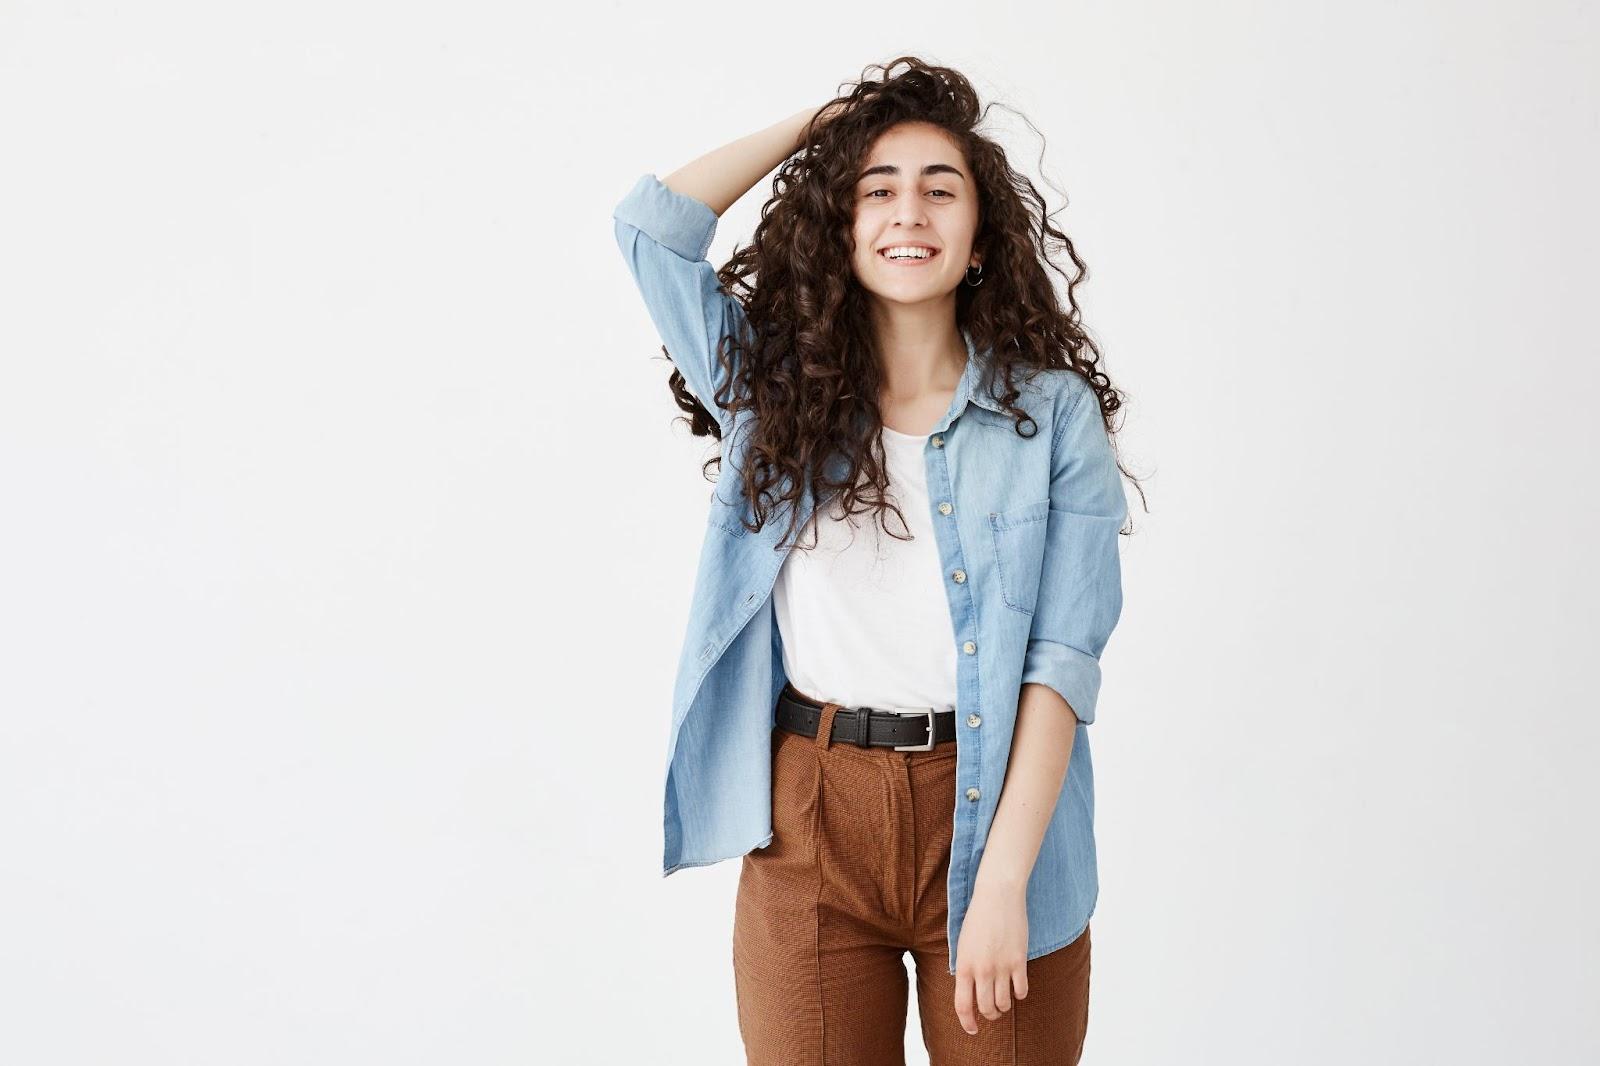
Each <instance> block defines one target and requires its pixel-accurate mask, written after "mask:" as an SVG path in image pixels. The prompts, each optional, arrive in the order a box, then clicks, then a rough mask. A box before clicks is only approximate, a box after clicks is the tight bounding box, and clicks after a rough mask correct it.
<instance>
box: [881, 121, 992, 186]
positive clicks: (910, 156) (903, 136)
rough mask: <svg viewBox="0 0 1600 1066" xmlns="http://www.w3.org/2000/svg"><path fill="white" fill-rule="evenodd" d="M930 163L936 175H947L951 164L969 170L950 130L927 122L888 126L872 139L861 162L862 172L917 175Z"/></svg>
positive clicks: (953, 166) (958, 170) (963, 172)
mask: <svg viewBox="0 0 1600 1066" xmlns="http://www.w3.org/2000/svg"><path fill="white" fill-rule="evenodd" d="M929 167H933V168H935V170H934V172H933V173H934V174H935V175H937V174H946V175H948V174H949V173H950V168H954V169H955V171H956V172H957V173H958V174H965V173H966V165H965V163H964V162H963V160H962V158H961V149H960V148H958V147H957V146H956V143H955V141H954V140H953V139H952V138H951V137H950V135H949V134H947V133H945V132H944V130H942V129H940V128H939V127H937V126H933V125H929V124H928V123H923V122H914V123H905V124H902V125H900V126H895V127H893V128H891V129H888V130H885V131H884V132H883V133H882V134H880V135H879V137H878V139H877V140H876V141H874V142H873V145H872V148H871V149H870V150H869V151H868V152H867V156H866V159H865V160H864V161H863V162H862V164H861V172H860V176H861V177H868V176H871V175H873V174H881V175H885V176H891V177H893V176H898V177H904V178H915V177H917V176H918V175H920V174H923V173H924V172H925V170H926V168H929ZM890 168H893V169H890Z"/></svg>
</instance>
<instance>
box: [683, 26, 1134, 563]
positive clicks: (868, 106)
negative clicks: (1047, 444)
mask: <svg viewBox="0 0 1600 1066" xmlns="http://www.w3.org/2000/svg"><path fill="white" fill-rule="evenodd" d="M899 67H904V68H905V69H904V70H903V71H899V72H896V70H897V68H899ZM874 71H877V72H880V73H881V74H882V77H881V79H874V78H871V77H869V76H868V75H870V74H871V73H872V72H874ZM982 118H983V112H982V111H981V110H980V107H979V102H978V95H977V93H976V92H975V91H974V89H973V87H972V85H971V83H970V82H969V81H968V80H967V79H966V78H965V77H964V76H962V75H961V74H960V73H958V72H956V71H955V70H953V69H951V68H949V67H942V66H932V65H929V64H927V63H925V62H923V61H922V60H920V59H917V58H915V57H912V56H901V57H899V58H897V59H895V60H892V61H891V62H889V63H886V64H880V65H875V66H869V67H868V68H867V69H866V71H865V72H864V75H863V77H862V79H861V80H860V81H859V82H856V83H854V84H853V86H852V87H851V88H849V91H848V92H846V93H844V94H842V95H840V96H838V97H835V98H834V100H832V101H830V102H829V103H828V104H827V105H825V106H824V107H822V108H821V109H819V111H818V112H817V117H815V118H813V119H812V120H811V122H810V123H809V124H808V125H807V126H806V129H805V132H804V135H803V137H802V140H801V147H800V150H799V151H798V152H797V153H796V154H794V155H792V156H790V158H789V159H787V160H786V161H785V162H784V163H783V164H782V165H781V166H780V167H779V168H778V171H777V173H776V174H775V175H774V177H773V195H772V197H771V199H769V200H768V201H767V202H766V204H765V205H763V207H762V209H761V220H760V223H759V224H758V225H757V227H756V230H755V233H754V235H753V237H752V239H751V241H750V243H749V244H748V245H745V246H744V247H742V248H739V249H738V250H737V251H736V252H735V253H734V255H733V256H732V258H730V259H729V260H728V262H727V263H726V264H725V265H724V266H723V267H721V268H720V269H719V270H718V271H717V280H718V282H719V283H720V285H721V287H722V288H723V290H724V291H725V292H727V293H728V294H729V295H731V296H733V297H734V298H735V299H737V300H738V301H739V303H740V304H741V306H742V307H743V308H744V310H745V320H746V321H745V329H743V330H742V331H741V332H742V333H743V334H745V335H743V336H737V337H736V336H726V337H723V338H722V339H721V342H720V344H719V347H718V352H717V358H718V359H719V361H720V362H721V363H722V368H723V371H724V373H725V375H726V384H725V385H724V386H723V388H722V389H721V390H720V391H719V393H718V394H717V395H716V396H714V397H712V398H711V400H712V402H715V403H716V404H717V405H718V406H719V407H721V408H723V409H724V410H726V411H729V412H730V413H737V412H738V411H740V410H745V409H748V410H750V411H752V412H753V414H754V417H753V418H751V419H749V420H747V423H746V424H748V425H749V426H750V431H749V438H748V440H747V441H745V442H742V443H744V444H746V445H747V448H746V449H745V451H744V458H743V462H742V463H737V464H736V469H738V470H739V473H740V476H741V479H742V484H741V486H740V489H741V491H742V493H743V495H744V498H745V500H746V501H747V502H748V503H749V506H750V516H749V517H748V518H746V519H745V520H744V522H745V525H746V528H747V529H750V530H751V531H752V532H753V531H755V530H759V529H760V528H761V527H762V526H763V525H764V524H765V523H766V522H767V521H768V520H769V518H770V516H771V514H772V513H773V510H774V509H778V508H785V506H786V505H790V504H794V503H796V502H797V501H798V499H799V497H800V495H801V491H802V490H801V486H802V484H803V483H804V482H805V481H806V480H809V482H810V486H811V490H812V494H813V495H812V498H813V499H814V500H823V499H824V498H827V497H831V496H832V495H833V494H834V493H836V492H841V491H842V493H843V496H842V497H840V498H839V502H840V504H841V505H842V506H843V508H844V511H845V513H846V514H852V515H853V514H857V513H863V512H871V513H873V514H875V515H876V516H877V518H878V520H879V521H880V522H882V520H883V516H884V515H885V513H886V512H887V511H888V510H890V509H892V510H894V511H895V513H896V515H898V516H899V517H900V520H901V522H902V524H904V517H905V516H904V515H903V514H902V513H901V512H900V511H899V508H898V507H897V506H896V505H895V504H894V502H893V501H892V499H891V498H889V496H888V487H889V486H888V474H887V468H886V465H885V462H884V455H883V451H882V444H881V441H880V438H879V435H878V430H879V427H880V426H881V424H882V417H881V413H880V411H879V407H878V394H879V388H880V385H881V382H882V372H881V369H880V365H879V362H878V358H877V351H876V344H875V339H874V334H873V330H872V328H871V326H870V321H871V320H870V317H869V315H868V310H869V299H870V296H869V294H868V293H867V291H866V290H865V289H864V288H863V287H862V285H861V284H860V282H859V281H858V280H857V279H856V277H855V274H854V271H853V270H852V268H851V258H850V257H851V242H852V236H851V227H852V224H853V221H854V209H855V207H854V204H855V198H854V195H853V190H854V188H855V186H856V180H857V174H858V171H859V167H860V165H861V163H862V161H863V160H864V159H865V158H866V156H867V154H868V153H869V152H870V150H871V148H872V146H873V144H874V142H875V141H876V140H877V138H878V137H879V136H881V135H882V134H883V133H884V132H885V131H887V130H888V129H890V128H891V127H893V126H895V125H897V124H900V123H904V122H925V123H931V124H933V125H935V126H937V127H938V128H940V129H941V130H943V131H945V132H946V133H947V134H948V135H949V136H950V137H952V138H953V139H954V141H955V143H956V144H957V145H959V146H960V148H961V150H962V152H963V153H964V155H965V157H966V161H967V163H968V166H969V168H970V170H971V173H972V174H973V176H974V178H975V181H976V185H977V190H978V227H977V232H976V235H975V238H974V247H975V248H979V249H982V250H983V252H984V271H983V278H984V284H983V285H981V286H969V285H958V286H957V296H956V320H957V326H958V327H959V328H960V329H961V330H962V331H963V332H964V333H966V334H967V336H968V337H969V338H970V339H971V342H972V344H973V346H974V350H976V351H979V352H982V351H984V350H986V349H987V350H988V352H989V353H990V364H991V368H992V369H991V373H992V374H993V375H994V376H995V379H996V381H997V382H999V383H1000V384H1001V387H1000V388H998V389H993V390H991V391H993V393H994V396H995V399H996V400H997V401H999V402H1000V403H1001V404H1002V405H1003V406H1004V407H1005V409H1006V411H1007V412H1008V413H1010V414H1011V415H1012V416H1013V419H1014V421H1015V428H1016V431H1017V433H1018V434H1019V435H1021V436H1024V437H1031V436H1033V435H1034V433H1036V432H1037V425H1036V424H1035V423H1034V421H1033V419H1032V418H1031V417H1030V416H1029V415H1028V413H1027V412H1026V411H1025V410H1023V409H1021V408H1020V407H1017V406H1015V401H1016V400H1017V398H1018V397H1019V396H1020V395H1021V390H1020V389H1019V388H1018V387H1017V379H1018V378H1019V376H1020V377H1021V379H1022V380H1024V381H1026V380H1028V379H1031V378H1032V377H1033V376H1034V375H1035V374H1036V373H1037V372H1039V371H1041V370H1046V369H1051V368H1056V369H1060V368H1069V369H1071V370H1073V371H1076V372H1077V373H1079V374H1081V375H1082V376H1083V377H1084V378H1086V379H1087V381H1088V383H1089V385H1090V387H1091V388H1092V389H1093V390H1094V392H1095V394H1096V396H1097V398H1098V400H1099V403H1100V413H1101V418H1102V420H1103V421H1104V423H1105V426H1106V431H1107V433H1108V435H1111V436H1112V438H1113V446H1114V443H1115V442H1114V435H1115V433H1116V427H1115V426H1114V425H1113V421H1112V419H1113V416H1114V415H1115V413H1116V412H1117V411H1118V410H1119V409H1120V408H1121V407H1122V402H1123V398H1122V394H1121V393H1120V392H1119V391H1118V390H1117V389H1116V388H1114V387H1113V386H1112V385H1111V382H1110V380H1109V378H1108V377H1107V375H1106V374H1105V372H1104V371H1103V370H1102V369H1101V368H1100V366H1099V362H1100V352H1099V349H1098V348H1097V347H1096V346H1095V343H1094V341H1093V340H1092V339H1091V338H1090V337H1089V335H1088V333H1087V332H1086V331H1085V330H1084V328H1083V327H1082V326H1081V325H1080V314H1079V309H1078V305H1077V301H1076V299H1075V298H1074V295H1073V290H1074V288H1075V287H1076V286H1077V285H1078V284H1079V283H1080V282H1082V281H1083V280H1084V279H1085V278H1087V277H1088V268H1087V266H1086V265H1085V264H1084V262H1083V260H1081V259H1080V258H1079V257H1078V254H1077V251H1076V249H1074V248H1073V245H1072V241H1071V240H1070V239H1069V238H1068V237H1067V235H1066V234H1065V233H1063V232H1062V231H1061V230H1060V229H1058V228H1057V227H1056V226H1055V225H1054V224H1053V223H1052V222H1051V220H1050V217H1049V214H1048V213H1047V212H1046V211H1045V203H1044V199H1043V197H1042V196H1041V195H1040V194H1039V192H1038V190H1037V189H1036V188H1035V187H1034V185H1033V183H1032V182H1031V181H1029V180H1028V178H1027V177H1026V176H1024V175H1022V174H1019V173H1017V172H1016V171H1015V170H1013V169H1012V167H1011V165H1010V163H1009V162H1008V161H1007V159H1006V156H1005V153H1004V151H1003V150H1002V149H1001V147H1000V146H999V144H997V143H996V142H995V141H994V140H992V139H990V138H989V137H987V136H985V135H983V134H982V133H979V132H978V130H977V128H976V127H977V126H978V124H979V122H980V121H981V120H982ZM1058 251H1059V252H1065V254H1066V256H1067V257H1068V258H1069V259H1070V260H1071V261H1072V263H1073V265H1074V267H1075V269H1076V274H1074V275H1067V274H1066V273H1065V272H1064V271H1062V270H1061V269H1060V267H1058V266H1057V265H1056V263H1055V262H1054V261H1053V257H1054V255H1055V254H1056V253H1057V252H1058ZM1050 270H1054V271H1056V272H1057V273H1060V274H1062V276H1063V277H1066V279H1067V284H1066V286H1065V296H1066V304H1067V306H1066V308H1065V309H1063V307H1062V306H1061V302H1060V301H1059V300H1058V298H1057V295H1056V291H1055V288H1054V287H1053V286H1052V284H1051V276H1050V274H1049V273H1048V271H1050ZM752 278H754V281H752ZM663 351H665V349H663ZM667 355H668V358H669V359H670V358H671V353H670V352H668V353H667ZM667 384H668V388H669V389H670V390H671V392H672V394H673V398H674V400H675V401H676V403H677V405H678V407H679V408H680V409H681V410H682V411H684V412H685V414H686V415H687V418H686V419H685V420H686V421H688V422H689V424H690V432H691V434H693V435H695V436H712V437H715V438H716V439H717V440H718V441H719V442H720V443H722V444H723V445H724V446H726V444H727V442H725V441H722V432H721V428H720V424H719V422H718V420H717V418H716V417H714V416H713V415H712V413H711V412H710V411H708V410H707V409H706V408H705V407H704V406H703V405H702V404H701V402H700V401H699V400H698V399H697V398H696V397H695V396H694V394H693V393H691V392H690V391H689V389H688V388H687V386H686V384H685V382H684V378H683V375H682V373H681V372H679V371H678V370H677V369H676V368H674V369H673V371H672V374H671V376H670V378H669V379H668V382H667ZM730 424H732V425H739V424H740V421H739V420H738V419H737V418H734V419H732V420H731V422H730ZM1025 425H1026V426H1027V427H1028V429H1027V432H1024V431H1023V427H1024V426H1025ZM722 458H723V456H722V455H721V454H720V452H719V454H716V455H713V456H712V457H711V458H710V459H707V460H706V463H705V467H704V468H702V472H703V473H704V472H706V469H707V468H710V467H712V466H716V467H718V468H720V466H721V463H722ZM830 465H832V466H833V467H834V469H836V470H843V474H842V475H841V476H830V473H829V471H828V469H827V467H829V466H830ZM1118 469H1119V470H1120V471H1121V472H1122V473H1123V474H1124V476H1127V477H1129V478H1130V479H1131V480H1133V481H1134V482H1135V484H1137V482H1138V479H1137V478H1133V476H1132V475H1131V474H1129V473H1128V472H1127V471H1126V470H1124V469H1123V468H1122V465H1121V461H1120V459H1119V460H1118ZM858 505H859V507H860V510H858ZM786 509H787V510H788V511H789V512H790V521H789V528H788V530H787V531H786V533H785V536H784V537H783V538H780V539H779V545H778V546H779V547H780V548H781V547H782V546H783V544H784V542H785V541H786V540H787V538H788V536H789V535H791V534H793V533H794V532H795V527H796V523H797V520H798V517H799V516H798V514H797V513H796V512H797V508H796V507H794V506H787V508H786ZM752 522H753V525H751V524H750V523H752ZM885 532H888V530H887V526H886V525H885ZM1123 532H1127V530H1124V531H1123ZM890 535H891V536H898V534H893V533H891V534H890ZM901 539H906V538H901Z"/></svg>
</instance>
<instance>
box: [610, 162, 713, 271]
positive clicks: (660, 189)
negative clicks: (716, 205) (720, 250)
mask: <svg viewBox="0 0 1600 1066" xmlns="http://www.w3.org/2000/svg"><path fill="white" fill-rule="evenodd" d="M611 217H612V218H614V219H616V220H617V221H618V222H625V223H627V224H628V225H630V226H632V227H633V228H634V229H637V230H639V231H640V232H642V233H643V234H644V235H645V236H647V237H649V238H650V239H651V240H653V241H655V242H656V243H657V244H659V245H661V246H662V247H664V248H667V249H670V250H671V251H673V252H675V253H677V254H678V255H680V256H682V257H683V258H685V259H688V260H691V261H693V260H699V259H704V258H705V257H706V253H707V252H709V251H710V250H711V238H712V237H714V236H715V235H716V232H717V213H716V212H715V211H713V210H711V208H710V206H709V205H707V204H705V203H702V202H701V201H699V200H696V199H695V198H694V197H692V196H685V195H684V194H683V193H681V192H677V191H676V190H674V189H669V188H668V187H667V186H666V185H664V184H662V182H661V179H660V178H657V177H656V176H655V174H653V173H650V174H643V175H640V177H639V180H638V181H636V182H635V183H634V185H633V188H632V189H630V190H628V195H626V196H624V197H623V198H622V201H621V202H620V203H618V204H617V206H616V207H615V208H613V209H612V211H611Z"/></svg>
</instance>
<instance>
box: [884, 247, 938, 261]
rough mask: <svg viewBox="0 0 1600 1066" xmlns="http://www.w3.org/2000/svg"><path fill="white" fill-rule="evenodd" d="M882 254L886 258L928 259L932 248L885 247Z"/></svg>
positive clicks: (931, 253) (931, 254)
mask: <svg viewBox="0 0 1600 1066" xmlns="http://www.w3.org/2000/svg"><path fill="white" fill-rule="evenodd" d="M883 254H884V257H885V258H886V259H928V258H931V257H932V256H933V250H932V249H931V248H907V247H897V248H885V249H884V252H883Z"/></svg>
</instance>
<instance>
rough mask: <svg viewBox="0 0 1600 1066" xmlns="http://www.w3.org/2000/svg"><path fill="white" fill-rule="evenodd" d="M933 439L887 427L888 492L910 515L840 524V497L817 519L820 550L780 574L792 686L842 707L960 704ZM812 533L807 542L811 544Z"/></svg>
mask: <svg viewBox="0 0 1600 1066" xmlns="http://www.w3.org/2000/svg"><path fill="white" fill-rule="evenodd" d="M928 446H929V445H928V438H927V437H922V436H911V435H910V434H906V433H901V432H899V431H898V430H893V429H890V428H889V427H888V426H884V427H883V448H884V457H885V460H886V466H887V469H888V478H889V488H888V490H887V491H888V494H889V496H890V497H891V498H892V499H893V500H894V502H895V503H896V504H898V505H899V507H900V512H901V514H902V515H904V516H905V523H906V524H905V527H904V528H902V526H901V525H900V522H899V520H898V519H897V518H896V517H895V515H894V513H893V512H892V511H891V512H887V513H886V514H885V515H884V518H883V521H884V523H885V524H886V525H887V526H888V528H889V529H892V530H893V531H894V532H895V533H897V534H900V535H902V536H903V535H904V534H905V533H906V532H908V531H909V532H910V534H911V536H912V539H911V540H909V541H905V540H899V539H897V538H896V537H892V536H890V535H889V534H888V533H886V532H885V531H884V530H883V529H882V528H880V527H879V525H878V521H877V519H876V518H875V516H873V515H872V514H870V513H868V514H856V515H852V516H851V517H850V518H849V520H848V521H845V520H844V519H843V518H842V510H843V509H842V507H841V506H840V504H839V503H838V499H837V496H836V497H835V498H834V499H833V500H831V501H830V506H828V507H827V508H826V509H825V510H826V513H825V514H824V513H823V511H824V509H820V508H819V509H818V513H817V516H816V522H817V535H816V540H817V544H816V547H814V548H811V547H804V548H801V547H796V548H794V549H793V550H791V551H790V552H789V555H788V557H787V558H786V559H785V560H784V564H783V567H782V569H780V570H779V571H778V580H777V584H776V585H775V586H774V588H773V597H774V602H773V607H774V610H775V612H776V614H777V622H778V633H779V636H780V637H781V639H782V643H783V668H784V671H785V672H786V673H787V674H788V676H789V682H790V683H791V684H792V685H794V687H795V688H797V689H799V690H800V691H801V692H802V693H804V694H806V695H807V696H811V697H813V698H815V699H819V700H828V701H832V702H834V703H838V704H841V705H843V706H845V707H856V706H861V705H866V706H871V707H892V706H903V707H934V708H937V709H938V710H947V709H950V708H953V707H954V706H955V705H956V635H955V628H954V626H953V625H952V624H951V622H950V604H949V601H948V599H947V596H946V592H945V579H944V574H943V571H942V569H941V566H940V562H939V545H938V543H937V541H936V540H935V538H934V535H933V511H932V509H931V507H930V505H929V500H928V483H927V466H926V463H927V460H926V459H925V458H924V449H925V448H927V447H928ZM811 539H812V538H811V532H810V531H809V530H806V531H805V532H804V536H803V537H802V538H801V540H800V542H799V543H800V544H802V545H808V544H809V543H810V541H811Z"/></svg>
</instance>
